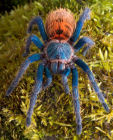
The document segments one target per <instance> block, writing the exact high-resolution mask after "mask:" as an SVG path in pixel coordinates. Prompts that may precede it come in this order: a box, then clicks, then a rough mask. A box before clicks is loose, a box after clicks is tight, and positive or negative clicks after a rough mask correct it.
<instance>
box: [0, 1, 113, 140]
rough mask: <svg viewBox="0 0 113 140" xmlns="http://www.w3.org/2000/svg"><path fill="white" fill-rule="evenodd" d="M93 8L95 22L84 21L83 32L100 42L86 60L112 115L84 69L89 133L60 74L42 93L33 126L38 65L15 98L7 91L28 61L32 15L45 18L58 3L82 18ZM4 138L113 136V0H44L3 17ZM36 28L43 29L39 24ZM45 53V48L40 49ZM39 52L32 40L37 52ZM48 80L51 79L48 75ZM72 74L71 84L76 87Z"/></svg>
mask: <svg viewBox="0 0 113 140" xmlns="http://www.w3.org/2000/svg"><path fill="white" fill-rule="evenodd" d="M86 6H88V7H90V9H91V11H92V13H91V20H90V21H87V22H86V23H85V24H84V27H83V30H82V32H81V37H82V36H89V37H91V38H92V39H93V40H94V41H95V46H94V47H93V48H92V49H90V50H89V53H88V54H87V56H86V57H83V56H82V55H81V54H80V53H79V54H77V55H78V56H79V57H80V58H82V59H84V61H86V62H87V64H88V65H89V66H90V68H91V70H92V71H93V72H94V75H95V78H96V79H97V83H98V85H99V87H100V88H101V90H102V92H104V93H103V94H104V95H105V98H106V102H107V103H108V105H109V108H110V113H109V114H107V113H106V112H105V111H104V109H103V108H102V106H101V104H100V103H99V101H98V98H97V95H96V94H95V92H94V91H93V90H92V88H91V86H90V83H89V80H88V78H87V76H86V75H85V73H83V71H82V70H81V69H80V68H78V67H77V68H78V70H79V93H80V104H81V116H82V119H83V120H82V122H83V132H82V134H81V135H80V136H76V122H75V115H74V109H73V103H72V98H71V96H69V95H66V94H65V93H64V90H63V86H62V85H61V84H60V81H61V78H60V76H54V79H53V84H52V86H51V87H49V88H48V89H47V90H45V91H42V92H41V93H40V94H39V96H38V98H37V104H36V106H35V109H34V113H33V116H32V124H31V126H30V127H29V128H27V127H26V126H25V119H26V112H27V110H28V106H29V98H30V95H31V91H32V88H33V84H34V79H35V74H36V69H37V65H38V64H37V63H34V64H31V65H30V68H29V69H28V70H27V72H26V74H25V75H24V77H23V79H22V80H21V81H20V83H19V84H18V86H17V88H16V89H15V90H14V92H13V93H12V95H11V96H10V97H5V92H6V90H7V88H8V86H9V85H10V83H11V81H12V80H13V78H14V77H15V75H16V71H18V69H19V67H20V65H21V63H22V62H23V61H24V60H25V59H26V58H23V57H22V54H23V52H24V46H25V40H26V38H27V37H28V36H27V34H26V29H27V25H28V23H29V21H30V19H31V18H32V17H34V16H37V15H40V16H42V18H43V20H44V21H45V18H46V15H47V13H48V12H49V11H50V10H52V9H56V8H58V7H65V8H69V9H70V10H71V11H72V12H73V13H74V16H75V18H76V21H77V20H78V18H79V15H80V13H81V12H82V10H83V8H84V7H86ZM0 27H1V28H0V91H1V94H0V107H1V110H0V138H1V140H10V139H12V140H13V139H14V140H15V139H18V140H41V139H43V140H46V139H54V140H57V139H58V140H59V139H60V140H64V139H68V140H77V139H84V140H86V139H104V140H108V139H110V140H112V137H113V110H112V109H113V88H112V87H113V4H112V1H110V0H104V1H103V0H100V1H99V0H87V1H85V2H84V1H83V2H82V4H79V3H77V2H76V1H75V0H62V1H60V0H54V1H53V0H46V1H44V0H38V1H35V2H34V3H32V4H30V5H25V6H23V7H22V6H21V7H18V8H17V9H14V10H12V11H11V12H10V14H7V13H6V14H5V15H4V16H1V19H0ZM33 32H34V33H35V34H36V35H37V36H39V37H40V35H39V33H37V27H36V26H35V27H34V30H33ZM38 51H39V50H38ZM34 52H37V48H36V47H35V46H34V45H33V44H32V47H31V54H33V53H34ZM45 80H46V79H45ZM71 80H72V78H71V75H70V76H69V85H70V90H72V88H71Z"/></svg>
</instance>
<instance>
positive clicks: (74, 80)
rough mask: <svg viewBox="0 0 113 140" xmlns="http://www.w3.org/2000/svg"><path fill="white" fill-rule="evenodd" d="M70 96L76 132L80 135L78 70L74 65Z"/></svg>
mask: <svg viewBox="0 0 113 140" xmlns="http://www.w3.org/2000/svg"><path fill="white" fill-rule="evenodd" d="M72 88H73V89H72V95H73V96H72V97H73V103H74V109H75V115H76V123H77V134H78V135H80V134H81V132H82V120H81V116H80V103H79V93H78V71H77V69H76V68H75V66H74V67H73V68H72Z"/></svg>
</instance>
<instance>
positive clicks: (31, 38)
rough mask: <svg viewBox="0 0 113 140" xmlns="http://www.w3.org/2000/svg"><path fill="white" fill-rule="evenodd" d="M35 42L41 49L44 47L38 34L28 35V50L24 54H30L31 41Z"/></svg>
mask: <svg viewBox="0 0 113 140" xmlns="http://www.w3.org/2000/svg"><path fill="white" fill-rule="evenodd" d="M32 42H33V43H34V44H35V45H36V46H37V47H38V48H39V49H42V48H43V43H42V42H41V41H40V39H39V38H38V37H37V36H36V35H31V36H30V37H28V39H27V42H26V48H25V49H26V52H25V53H24V54H23V56H27V55H28V54H29V48H30V45H31V43H32Z"/></svg>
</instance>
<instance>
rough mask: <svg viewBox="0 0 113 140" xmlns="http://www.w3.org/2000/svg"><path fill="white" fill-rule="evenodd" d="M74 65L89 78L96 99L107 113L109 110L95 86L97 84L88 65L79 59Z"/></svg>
mask: <svg viewBox="0 0 113 140" xmlns="http://www.w3.org/2000/svg"><path fill="white" fill-rule="evenodd" d="M75 63H76V64H77V65H78V66H79V67H81V68H82V69H83V71H84V72H86V74H87V75H88V78H89V80H90V82H91V84H92V86H93V88H94V90H95V92H96V93H97V95H98V98H99V100H100V102H101V103H102V105H103V107H104V109H105V110H106V111H107V112H109V108H108V106H107V104H106V103H105V99H104V96H103V94H102V93H101V92H100V89H99V87H98V86H97V83H96V81H95V78H94V76H93V73H92V72H91V70H90V69H89V67H88V65H87V64H86V63H85V62H83V61H82V60H81V59H77V60H76V61H75Z"/></svg>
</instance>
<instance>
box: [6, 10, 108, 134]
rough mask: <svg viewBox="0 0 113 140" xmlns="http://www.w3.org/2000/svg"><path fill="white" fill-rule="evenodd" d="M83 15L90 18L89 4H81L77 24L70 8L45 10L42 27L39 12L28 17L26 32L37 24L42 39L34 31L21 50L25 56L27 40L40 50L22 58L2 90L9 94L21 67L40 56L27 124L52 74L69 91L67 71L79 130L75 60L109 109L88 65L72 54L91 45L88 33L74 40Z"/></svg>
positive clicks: (78, 129)
mask: <svg viewBox="0 0 113 140" xmlns="http://www.w3.org/2000/svg"><path fill="white" fill-rule="evenodd" d="M87 19H90V9H89V8H85V10H84V11H83V13H82V14H81V16H80V18H79V20H78V22H77V24H75V19H74V16H73V13H71V11H70V10H68V9H64V8H59V9H56V10H53V11H51V12H50V13H49V14H48V16H47V18H46V22H45V28H44V24H43V21H42V19H41V17H39V16H37V17H35V18H33V19H32V20H31V21H30V23H29V27H28V33H31V31H32V27H33V25H34V24H37V25H38V28H39V31H40V34H41V36H42V39H43V41H44V43H42V42H41V41H40V40H39V38H38V37H37V36H36V35H34V34H32V35H30V36H29V37H28V39H27V42H26V52H25V53H24V56H27V55H28V54H29V49H30V44H31V43H32V42H33V43H34V44H35V45H36V46H37V47H38V48H39V49H40V51H41V53H39V54H38V53H36V54H33V55H31V56H29V57H28V58H27V59H26V60H25V62H24V63H23V64H22V65H21V68H20V70H19V72H18V74H17V76H16V78H15V79H14V80H13V81H12V83H11V85H10V87H9V88H8V90H7V93H6V95H7V96H9V95H10V94H11V92H12V91H13V90H14V88H15V87H16V86H17V84H18V82H19V80H20V78H21V77H22V75H23V74H24V72H25V70H26V69H27V68H28V66H29V65H30V64H31V63H33V62H35V61H39V60H41V62H40V63H39V65H38V70H37V77H36V81H35V85H34V89H33V93H32V95H31V99H30V107H29V110H28V112H27V118H26V125H27V126H29V125H30V124H31V116H32V113H33V109H34V106H35V103H36V99H37V95H38V94H39V92H40V91H41V90H42V89H46V88H47V87H48V86H49V85H50V84H51V82H52V74H60V75H61V77H62V83H63V86H64V89H65V93H66V94H69V93H70V91H69V86H68V80H67V77H68V76H69V74H70V72H71V73H72V98H73V104H74V111H75V116H76V124H77V125H76V133H77V135H80V134H81V132H82V120H81V115H80V104H79V93H78V72H77V69H76V67H75V64H77V65H78V66H79V67H80V68H81V69H82V70H83V71H84V72H85V73H86V74H87V76H88V78H89V80H90V82H91V84H92V87H93V88H94V90H95V92H96V94H97V96H98V98H99V100H100V102H101V103H102V105H103V107H104V109H105V110H106V111H107V112H109V108H108V106H107V104H106V103H105V99H104V97H103V94H102V93H101V92H100V90H99V87H98V86H97V83H96V81H95V78H94V76H93V73H92V72H91V70H90V69H89V67H88V65H87V64H86V63H85V62H84V61H83V60H81V59H80V58H79V57H77V56H76V55H75V53H76V52H78V51H79V50H80V49H81V48H82V47H83V46H84V45H85V46H86V47H85V48H84V49H83V55H84V56H85V54H86V53H87V51H88V49H89V48H91V47H92V46H93V45H94V42H93V41H92V40H91V39H90V38H88V37H82V38H80V40H79V41H78V42H77V43H76V44H75V42H76V41H77V39H78V37H79V35H80V31H81V29H82V26H83V24H84V22H85V20H87ZM43 72H45V75H46V77H47V81H46V83H45V84H43Z"/></svg>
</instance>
